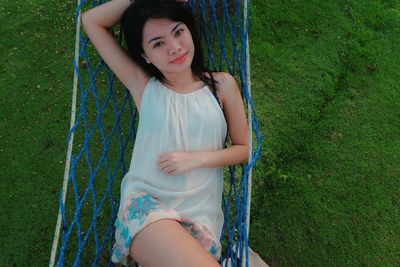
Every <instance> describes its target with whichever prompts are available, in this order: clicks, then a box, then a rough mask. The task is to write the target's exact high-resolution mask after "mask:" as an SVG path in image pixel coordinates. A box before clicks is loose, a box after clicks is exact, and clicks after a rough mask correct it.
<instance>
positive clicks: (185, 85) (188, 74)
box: [164, 68, 199, 93]
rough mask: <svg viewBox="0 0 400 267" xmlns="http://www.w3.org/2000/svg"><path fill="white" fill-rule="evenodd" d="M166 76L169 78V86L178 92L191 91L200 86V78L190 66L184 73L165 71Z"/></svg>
mask: <svg viewBox="0 0 400 267" xmlns="http://www.w3.org/2000/svg"><path fill="white" fill-rule="evenodd" d="M164 77H165V79H166V80H167V85H168V87H170V88H172V89H174V90H176V91H178V92H182V93H184V92H190V91H193V90H195V89H197V87H198V85H197V84H198V81H199V79H198V78H197V77H196V76H195V75H194V73H193V71H192V70H191V69H190V68H189V69H188V70H187V71H185V72H183V73H182V72H181V73H164Z"/></svg>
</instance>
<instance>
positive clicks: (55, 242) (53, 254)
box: [49, 0, 81, 267]
mask: <svg viewBox="0 0 400 267" xmlns="http://www.w3.org/2000/svg"><path fill="white" fill-rule="evenodd" d="M80 2H81V0H78V4H77V6H80ZM80 27H81V11H80V9H79V13H78V21H77V24H76V32H75V66H78V60H79V33H80ZM77 88H78V75H77V73H76V71H75V72H74V83H73V89H72V106H71V123H70V127H69V128H70V129H71V128H72V127H73V126H74V124H75V114H76V95H77ZM73 143H74V132H72V133H71V137H70V139H69V142H68V150H67V159H66V160H65V169H64V182H63V189H62V202H63V205H64V206H65V198H66V196H67V189H68V188H67V185H68V174H69V168H70V166H71V154H72V145H73ZM60 230H61V206H60V208H59V210H58V217H57V225H56V230H55V232H54V240H53V247H52V248H51V256H50V262H49V267H53V266H54V261H55V258H56V253H57V246H58V240H59V238H60Z"/></svg>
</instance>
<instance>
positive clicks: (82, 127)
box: [49, 0, 261, 266]
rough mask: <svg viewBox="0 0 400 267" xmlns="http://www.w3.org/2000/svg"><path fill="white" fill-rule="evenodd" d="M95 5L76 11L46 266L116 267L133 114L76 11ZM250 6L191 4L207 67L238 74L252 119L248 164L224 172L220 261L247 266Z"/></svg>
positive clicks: (253, 153) (253, 143)
mask: <svg viewBox="0 0 400 267" xmlns="http://www.w3.org/2000/svg"><path fill="white" fill-rule="evenodd" d="M99 4H101V1H96V0H93V1H85V0H80V1H78V4H77V9H76V13H75V26H76V43H75V59H74V61H73V68H74V83H73V85H74V91H73V101H72V111H71V125H70V131H69V134H68V137H67V143H68V151H67V159H66V164H65V175H64V183H63V187H62V189H61V192H60V199H59V202H60V204H59V205H60V206H59V215H58V220H57V226H56V230H55V235H54V241H53V247H52V252H51V258H50V264H49V266H54V265H55V264H56V265H57V266H64V265H65V266H80V265H82V266H114V264H113V263H112V262H111V251H112V246H113V243H114V230H115V229H114V222H115V219H116V216H117V211H118V204H119V187H120V183H121V180H122V178H123V176H124V174H125V173H126V172H127V171H128V169H127V168H128V167H129V163H130V159H131V153H132V148H133V144H134V140H135V132H136V129H137V122H138V112H137V110H136V109H135V106H134V104H133V101H132V99H131V96H130V94H129V93H128V91H127V90H126V88H125V87H124V86H123V85H122V84H121V83H120V82H119V81H118V80H117V79H116V76H115V75H114V74H113V73H112V72H111V70H110V69H109V68H108V67H107V65H106V64H105V63H104V61H103V60H102V59H101V58H100V57H99V55H98V54H97V52H96V51H95V49H94V47H93V46H92V45H91V43H90V41H89V39H88V38H87V37H86V36H85V34H84V32H83V31H82V30H81V27H80V13H81V10H86V9H88V8H91V7H93V6H96V5H99ZM247 4H248V3H247V0H219V1H216V0H207V1H206V0H192V1H189V7H190V9H191V10H192V12H193V13H194V14H195V16H196V18H197V20H198V22H199V25H200V32H201V34H202V42H203V48H205V49H206V50H205V51H204V52H205V55H207V64H208V66H209V68H210V69H212V70H219V71H221V70H222V71H229V72H230V73H231V74H232V75H234V76H235V78H236V79H237V81H238V83H239V85H240V86H239V87H240V88H241V90H242V97H243V101H244V104H245V106H246V107H247V117H248V121H249V137H250V140H249V144H250V145H249V162H248V164H246V165H240V166H230V167H229V168H225V172H224V177H225V178H224V179H225V180H224V181H225V182H224V196H223V210H224V226H223V230H222V235H221V243H222V257H221V266H248V255H249V248H248V236H249V220H250V196H251V172H252V167H253V166H254V164H255V161H256V160H257V158H258V157H259V153H260V149H261V136H260V134H259V131H258V123H257V119H256V113H255V110H254V106H253V103H252V101H251V95H250V78H249V77H250V73H249V51H248V39H247V32H248V17H247V14H248V11H247ZM112 33H113V34H114V36H115V37H116V39H117V40H119V41H120V43H121V44H122V45H123V46H124V40H122V34H121V30H120V28H118V27H117V26H115V27H114V28H113V29H112ZM77 105H78V107H79V111H78V114H77V112H76V107H77ZM76 114H77V115H76ZM253 137H255V140H253ZM227 145H229V139H228V141H227ZM67 191H68V193H69V194H67ZM60 235H61V240H59V239H60V238H59V237H60Z"/></svg>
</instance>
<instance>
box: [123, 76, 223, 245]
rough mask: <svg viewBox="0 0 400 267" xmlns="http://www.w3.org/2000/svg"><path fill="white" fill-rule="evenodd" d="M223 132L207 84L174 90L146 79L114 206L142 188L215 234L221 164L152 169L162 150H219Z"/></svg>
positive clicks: (220, 214)
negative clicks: (176, 171) (172, 172)
mask: <svg viewBox="0 0 400 267" xmlns="http://www.w3.org/2000/svg"><path fill="white" fill-rule="evenodd" d="M226 133H227V124H226V121H225V117H224V114H223V112H222V110H221V107H220V106H219V104H218V102H217V100H216V98H215V96H214V95H213V94H212V92H211V91H210V89H209V88H208V86H204V87H202V88H200V89H198V90H196V91H193V92H190V93H178V92H175V91H173V90H172V89H170V88H168V87H166V86H164V85H163V84H162V83H161V82H160V81H158V80H157V79H156V78H154V77H153V78H151V79H150V80H149V82H148V83H147V85H146V87H145V89H144V92H143V96H142V100H141V106H140V110H139V126H138V130H137V135H136V140H135V145H134V149H133V154H132V161H131V164H130V168H129V171H128V172H127V173H126V175H125V177H124V178H123V180H122V183H121V202H120V203H121V205H120V211H121V208H122V203H124V200H126V199H127V198H129V197H130V196H132V195H134V194H137V193H143V192H144V193H148V194H150V195H151V196H154V197H156V198H157V199H158V200H159V201H160V202H161V203H162V204H163V205H165V206H166V207H167V208H169V209H173V210H175V211H177V212H178V213H179V214H180V215H181V216H183V217H186V218H188V219H190V220H192V221H194V222H196V223H200V224H202V225H204V226H205V227H207V228H208V230H209V231H210V232H212V233H213V234H214V235H215V236H216V237H217V239H219V238H220V236H221V231H222V226H223V220H224V218H223V212H222V208H221V201H222V193H223V192H222V191H223V168H198V169H195V170H192V171H189V172H186V173H183V174H181V175H176V176H168V175H165V174H164V173H163V172H162V171H160V170H159V169H158V166H157V160H158V158H159V155H160V154H162V153H166V152H177V151H210V150H219V149H223V147H224V142H225V137H226ZM120 211H119V213H120Z"/></svg>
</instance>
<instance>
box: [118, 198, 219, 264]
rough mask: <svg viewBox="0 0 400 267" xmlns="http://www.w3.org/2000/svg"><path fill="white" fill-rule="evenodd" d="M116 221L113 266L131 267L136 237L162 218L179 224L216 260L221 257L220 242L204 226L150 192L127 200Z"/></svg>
mask: <svg viewBox="0 0 400 267" xmlns="http://www.w3.org/2000/svg"><path fill="white" fill-rule="evenodd" d="M121 205H122V207H121V208H120V211H119V213H118V218H117V220H116V222H115V228H116V229H115V241H116V242H115V244H114V247H113V253H112V257H111V260H112V261H113V262H114V263H122V264H124V265H132V264H134V263H135V262H134V261H133V259H132V258H131V257H130V256H129V247H130V245H131V242H132V240H133V238H134V237H135V235H136V234H137V233H138V232H139V231H141V230H142V229H143V228H145V227H146V226H148V225H149V224H151V223H153V222H156V221H158V220H162V219H172V220H176V221H178V222H179V223H180V224H181V225H182V226H183V227H184V228H185V230H186V231H187V232H188V233H189V234H191V235H192V236H193V237H194V238H195V239H197V240H198V241H199V242H200V243H201V244H202V246H203V247H204V249H206V250H207V251H208V252H209V253H210V254H211V255H212V256H213V257H214V258H215V259H216V260H217V261H218V260H219V258H220V256H221V245H220V243H219V240H218V239H216V238H215V236H214V235H213V234H212V233H211V232H210V231H209V230H208V229H207V227H205V226H204V225H201V224H199V223H196V222H193V221H191V220H189V219H188V218H185V217H182V216H181V215H179V213H178V212H177V211H175V210H173V209H168V208H166V207H164V206H163V205H162V204H161V203H160V202H159V201H158V200H157V198H155V197H153V196H151V195H149V194H147V193H137V194H134V195H131V196H129V197H127V198H126V199H125V200H124V202H123V203H121Z"/></svg>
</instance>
